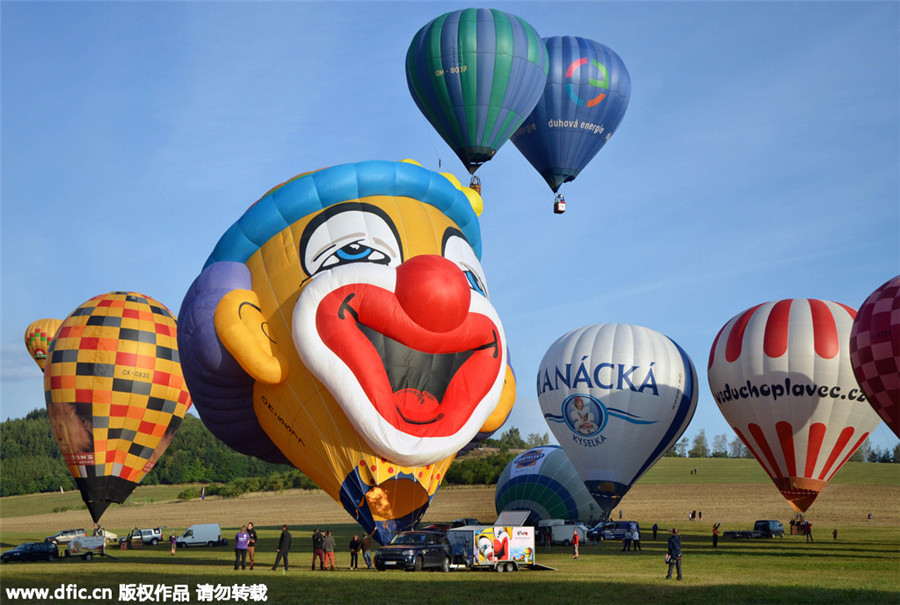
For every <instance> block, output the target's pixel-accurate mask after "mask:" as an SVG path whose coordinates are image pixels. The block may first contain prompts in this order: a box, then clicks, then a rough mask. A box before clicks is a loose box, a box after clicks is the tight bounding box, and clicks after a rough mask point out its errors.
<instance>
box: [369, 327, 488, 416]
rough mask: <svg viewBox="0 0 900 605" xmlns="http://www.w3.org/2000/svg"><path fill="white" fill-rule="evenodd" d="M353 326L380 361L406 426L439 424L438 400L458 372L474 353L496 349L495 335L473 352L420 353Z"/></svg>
mask: <svg viewBox="0 0 900 605" xmlns="http://www.w3.org/2000/svg"><path fill="white" fill-rule="evenodd" d="M357 327H358V328H359V329H360V331H361V332H362V333H363V334H364V335H365V336H366V338H368V340H369V342H371V343H372V346H373V347H375V351H376V352H377V353H378V356H379V357H380V358H381V361H382V364H383V366H384V370H385V372H386V373H387V378H388V382H389V383H390V385H391V391H393V393H394V396H395V399H397V404H396V405H395V407H396V409H397V413H398V414H399V415H400V417H401V418H403V420H404V421H405V422H408V423H409V424H430V423H432V422H437V421H440V420H442V419H443V418H444V414H443V413H442V412H440V411H439V409H440V408H439V406H440V405H441V401H443V399H444V394H445V393H446V391H447V387H448V386H449V385H450V382H451V381H452V380H453V378H454V377H455V376H456V373H457V372H458V371H459V369H460V368H461V367H462V366H463V364H465V363H466V362H467V361H468V360H469V359H470V358H471V357H472V355H473V354H474V353H475V351H476V350H482V349H494V351H495V355H496V354H497V351H498V350H499V344H498V342H497V334H496V332H494V333H493V336H494V340H493V341H492V342H490V343H488V344H485V345H483V346H481V347H477V348H476V349H471V350H468V351H460V352H458V353H443V354H441V353H424V352H422V351H417V350H416V349H413V348H411V347H408V346H406V345H404V344H403V343H401V342H398V341H396V340H394V339H393V338H391V337H390V336H386V335H384V334H381V333H380V332H377V331H375V330H373V329H372V328H370V327H368V326H366V325H363V324H361V323H357Z"/></svg>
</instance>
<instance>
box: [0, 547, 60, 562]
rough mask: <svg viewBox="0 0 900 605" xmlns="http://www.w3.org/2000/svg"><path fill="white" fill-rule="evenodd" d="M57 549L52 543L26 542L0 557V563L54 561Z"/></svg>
mask: <svg viewBox="0 0 900 605" xmlns="http://www.w3.org/2000/svg"><path fill="white" fill-rule="evenodd" d="M58 558H59V549H58V548H57V546H56V544H55V543H53V542H26V543H25V544H19V545H18V546H16V547H15V548H14V549H12V550H7V551H6V552H5V553H3V554H2V555H0V561H3V562H4V563H9V562H10V561H56V560H57V559H58Z"/></svg>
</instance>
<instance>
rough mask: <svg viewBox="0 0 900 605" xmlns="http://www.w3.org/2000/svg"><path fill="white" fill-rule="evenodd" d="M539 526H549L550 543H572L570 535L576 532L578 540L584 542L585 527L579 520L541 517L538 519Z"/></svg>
mask: <svg viewBox="0 0 900 605" xmlns="http://www.w3.org/2000/svg"><path fill="white" fill-rule="evenodd" d="M538 527H539V528H545V527H549V528H550V543H551V544H565V545H566V546H569V545H570V544H571V543H572V536H573V535H574V534H575V532H578V541H579V542H580V543H581V544H584V541H585V538H587V527H586V526H585V525H584V524H583V523H581V522H578V521H576V522H572V521H566V520H565V519H543V520H541V521H538Z"/></svg>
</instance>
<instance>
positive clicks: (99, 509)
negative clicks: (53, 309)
mask: <svg viewBox="0 0 900 605" xmlns="http://www.w3.org/2000/svg"><path fill="white" fill-rule="evenodd" d="M49 358H50V361H49V363H48V364H47V368H46V370H45V371H44V394H45V399H46V402H47V409H48V411H49V413H50V424H51V425H52V427H53V432H54V434H55V435H56V440H57V442H58V443H59V447H60V450H61V451H62V454H63V459H64V460H65V462H66V464H67V465H68V467H69V471H71V473H72V476H73V477H74V478H75V482H76V484H77V485H78V488H79V489H80V490H81V497H82V499H83V500H84V502H85V504H86V505H87V507H88V510H89V511H90V513H91V517H92V518H93V519H94V522H95V523H96V522H97V521H98V520H99V519H100V516H101V515H102V514H103V512H104V511H105V510H106V508H107V507H108V506H109V504H110V503H112V502H116V503H122V502H123V501H124V500H125V498H127V497H128V495H129V494H131V492H132V490H133V489H134V488H135V487H136V486H137V484H138V483H139V482H140V480H141V479H142V478H143V477H144V475H146V474H147V473H148V472H150V470H151V469H152V468H153V466H154V465H155V464H156V461H157V460H158V459H159V457H160V456H161V455H162V453H163V452H164V451H165V449H166V448H167V447H168V445H169V443H170V442H171V440H172V437H173V436H174V435H175V431H176V430H177V429H178V426H179V425H180V424H181V421H182V419H183V418H184V414H185V412H187V410H188V408H189V407H190V405H191V399H190V396H189V395H188V391H187V388H186V387H185V385H184V378H183V377H182V375H181V366H180V364H179V359H178V345H177V334H176V326H175V318H174V317H173V316H172V314H171V313H170V312H169V310H168V309H167V308H166V307H165V306H163V305H162V304H160V303H158V302H157V301H155V300H153V299H152V298H150V297H148V296H144V295H142V294H138V293H136V292H110V293H109V294H103V295H101V296H96V297H94V298H92V299H90V300H88V301H87V302H85V303H84V304H82V305H81V306H79V307H78V308H77V309H75V311H73V312H72V313H71V314H70V315H69V316H68V317H67V318H66V319H65V320H64V321H63V322H62V325H61V326H60V328H59V331H58V332H57V334H56V338H55V339H54V340H53V342H52V344H51V347H50V354H49Z"/></svg>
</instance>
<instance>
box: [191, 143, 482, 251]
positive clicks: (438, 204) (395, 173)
mask: <svg viewBox="0 0 900 605" xmlns="http://www.w3.org/2000/svg"><path fill="white" fill-rule="evenodd" d="M377 195H385V196H393V197H409V198H413V199H416V200H420V201H422V202H424V203H427V204H429V205H431V206H434V207H435V208H437V209H438V210H440V211H441V212H443V213H444V214H445V215H446V216H447V217H448V218H449V219H450V220H452V221H453V222H454V223H456V225H457V226H458V227H459V229H460V231H462V232H463V235H465V237H466V239H467V240H468V241H469V244H470V245H471V246H472V248H473V249H474V250H475V254H476V255H477V256H478V258H479V259H480V258H481V228H480V227H479V223H478V217H477V215H476V214H475V211H474V210H473V209H472V206H471V204H470V203H469V200H468V198H466V196H465V194H463V193H462V192H461V191H460V190H459V189H457V188H456V187H455V186H454V185H453V184H452V183H451V182H450V181H449V180H448V179H447V178H446V177H445V176H443V175H441V174H438V173H437V172H432V171H431V170H427V169H425V168H422V167H421V166H417V165H415V164H411V163H407V162H388V161H381V160H370V161H365V162H357V163H355V164H342V165H339V166H332V167H330V168H324V169H322V170H318V171H315V172H309V173H305V174H301V175H299V176H297V177H295V178H293V179H291V180H290V181H287V182H286V183H284V184H282V185H279V186H278V187H275V188H274V189H272V190H271V191H269V192H268V193H266V195H264V196H263V197H262V198H261V199H260V200H259V201H257V202H256V203H255V204H253V205H252V206H251V207H250V208H249V209H248V210H247V211H246V212H245V213H244V215H243V216H242V217H241V218H240V219H238V221H237V222H236V223H234V224H233V225H232V226H231V227H230V228H229V229H228V231H226V232H225V235H223V236H222V238H221V239H220V240H219V243H218V244H216V247H215V249H214V250H213V252H212V254H211V255H210V257H209V259H207V261H206V264H205V265H204V267H208V266H210V265H212V264H213V263H216V262H219V261H236V262H241V263H243V262H246V261H247V259H249V258H250V257H251V256H252V255H253V254H254V253H255V252H256V251H257V250H259V248H260V247H262V245H263V244H265V243H266V242H267V241H269V240H270V239H271V238H272V237H273V236H274V235H275V234H277V233H279V232H280V231H282V230H284V229H286V228H287V227H289V226H290V225H292V224H293V223H295V222H297V221H298V220H300V219H302V218H303V217H305V216H307V215H309V214H312V213H314V212H317V211H319V210H321V209H323V208H327V207H328V206H332V205H334V204H339V203H341V202H345V201H348V200H357V199H360V198H364V197H368V196H377Z"/></svg>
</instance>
